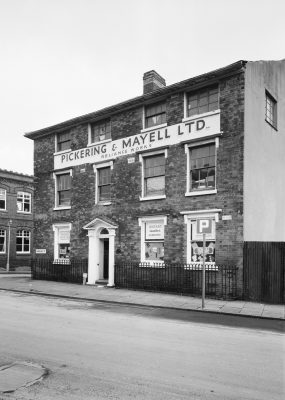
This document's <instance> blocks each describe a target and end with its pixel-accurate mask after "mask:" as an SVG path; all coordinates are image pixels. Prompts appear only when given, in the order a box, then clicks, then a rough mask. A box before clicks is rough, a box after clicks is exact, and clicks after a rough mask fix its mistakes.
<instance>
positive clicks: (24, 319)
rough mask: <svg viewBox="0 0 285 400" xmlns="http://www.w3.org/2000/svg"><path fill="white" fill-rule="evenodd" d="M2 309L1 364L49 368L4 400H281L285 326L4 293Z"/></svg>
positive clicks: (267, 322) (0, 328) (0, 319)
mask: <svg viewBox="0 0 285 400" xmlns="http://www.w3.org/2000/svg"><path fill="white" fill-rule="evenodd" d="M0 304H1V306H0V321H1V325H0V346H1V349H0V354H1V358H0V366H1V365H4V364H8V363H10V362H14V361H21V362H22V361H24V362H32V363H36V364H41V365H43V366H44V367H46V368H48V370H49V375H48V376H47V377H46V378H45V379H44V380H43V381H41V382H39V383H36V384H35V385H33V386H30V387H24V388H19V389H18V390H16V391H15V392H14V393H12V394H9V395H7V394H4V395H1V394H0V399H1V400H2V398H3V399H6V398H9V399H18V400H35V399H37V400H51V399H55V400H57V399H58V400H62V399H68V400H75V399H76V400H80V399H84V400H85V399H87V400H88V399H123V400H124V399H144V400H148V399H155V400H160V399H163V400H175V399H187V400H189V399H195V400H196V399H203V400H204V399H205V400H208V399H211V400H218V399H219V400H222V399H227V400H229V399H230V400H234V399H235V400H237V399H239V400H240V399H242V400H247V399H256V400H257V399H258V400H262V399H264V400H269V399H270V400H277V399H278V400H281V399H283V398H284V393H285V392H284V335H283V333H282V326H281V324H282V322H277V321H270V320H267V321H266V320H260V319H251V318H244V317H230V316H224V315H215V314H207V313H198V312H190V311H175V310H160V309H155V308H151V307H136V306H128V307H127V306H122V305H110V304H104V303H96V302H86V301H85V302H83V301H75V300H74V301H73V300H65V299H57V298H50V297H43V296H35V295H28V294H27V295H25V294H16V293H10V292H5V291H0ZM1 396H2V397H1Z"/></svg>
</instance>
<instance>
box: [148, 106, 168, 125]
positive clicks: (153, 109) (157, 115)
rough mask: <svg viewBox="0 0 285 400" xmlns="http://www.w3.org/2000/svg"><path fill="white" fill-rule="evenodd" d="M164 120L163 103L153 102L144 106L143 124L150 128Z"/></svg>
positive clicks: (164, 108)
mask: <svg viewBox="0 0 285 400" xmlns="http://www.w3.org/2000/svg"><path fill="white" fill-rule="evenodd" d="M165 122H166V105H165V103H160V104H154V105H151V106H147V107H146V108H145V126H146V128H150V127H152V126H155V125H160V124H164V123H165Z"/></svg>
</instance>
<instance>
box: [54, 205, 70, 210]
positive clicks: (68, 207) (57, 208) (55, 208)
mask: <svg viewBox="0 0 285 400" xmlns="http://www.w3.org/2000/svg"><path fill="white" fill-rule="evenodd" d="M70 209H71V206H65V207H54V209H53V211H60V210H70Z"/></svg>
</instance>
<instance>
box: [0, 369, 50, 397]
mask: <svg viewBox="0 0 285 400" xmlns="http://www.w3.org/2000/svg"><path fill="white" fill-rule="evenodd" d="M46 374H47V370H46V369H45V368H43V367H42V366H40V365H35V364H31V363H25V362H15V363H13V364H10V365H4V366H2V367H1V368H0V393H1V392H2V393H10V392H14V391H15V390H17V389H19V388H20V387H22V386H30V385H32V384H34V383H35V382H37V381H39V380H40V379H41V378H42V377H43V376H44V375H46Z"/></svg>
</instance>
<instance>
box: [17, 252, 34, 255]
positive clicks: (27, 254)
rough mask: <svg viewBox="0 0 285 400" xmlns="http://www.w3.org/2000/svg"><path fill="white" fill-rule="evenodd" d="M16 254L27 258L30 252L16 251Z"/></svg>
mask: <svg viewBox="0 0 285 400" xmlns="http://www.w3.org/2000/svg"><path fill="white" fill-rule="evenodd" d="M16 254H21V255H23V254H27V256H28V255H30V254H31V252H30V251H16Z"/></svg>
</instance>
